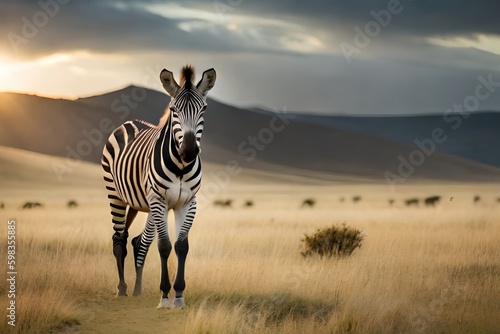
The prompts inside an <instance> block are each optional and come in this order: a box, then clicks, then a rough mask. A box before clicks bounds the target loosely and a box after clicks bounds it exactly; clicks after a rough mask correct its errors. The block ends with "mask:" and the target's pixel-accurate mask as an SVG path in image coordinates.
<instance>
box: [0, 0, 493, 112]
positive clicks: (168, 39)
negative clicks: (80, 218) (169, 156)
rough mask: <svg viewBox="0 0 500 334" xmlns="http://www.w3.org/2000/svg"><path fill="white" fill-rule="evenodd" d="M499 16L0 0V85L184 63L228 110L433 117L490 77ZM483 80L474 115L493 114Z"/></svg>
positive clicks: (346, 4)
mask: <svg viewBox="0 0 500 334" xmlns="http://www.w3.org/2000/svg"><path fill="white" fill-rule="evenodd" d="M498 13H500V2H499V1H497V0H476V1H472V0H468V1H465V0H418V1H417V0H413V1H412V0H401V1H399V0H312V1H298V0H276V1H265V0H215V1H212V0H208V1H190V0H184V1H156V0H121V1H119V0H40V1H34V0H32V1H28V0H6V1H5V0H2V1H1V2H0V36H2V38H1V39H0V91H15V92H27V93H35V94H39V95H45V96H51V97H65V98H76V97H82V96H88V95H94V94H98V93H103V92H106V91H112V90H116V89H119V88H122V87H125V86H127V85H129V84H135V85H140V86H145V87H149V88H153V89H157V90H162V88H161V85H160V81H159V78H158V75H159V73H160V71H161V70H162V69H163V68H166V69H169V70H171V71H172V72H174V73H175V74H177V73H179V70H180V68H181V67H182V66H183V65H185V64H192V65H194V66H195V68H196V69H197V74H198V78H199V76H200V75H201V73H202V72H203V71H204V70H206V69H208V68H211V67H213V68H215V69H216V71H217V83H216V85H215V88H214V89H213V90H212V91H211V93H210V95H211V96H212V97H214V98H216V99H218V100H220V101H222V102H226V103H230V104H233V105H237V106H258V107H267V108H275V109H279V110H289V111H290V110H293V111H300V112H314V113H322V114H347V115H351V114H352V115H358V114H417V113H444V112H445V111H446V110H447V109H449V108H451V107H452V106H453V105H454V104H461V103H464V101H465V100H466V99H467V98H468V97H469V96H471V95H472V96H474V95H475V94H476V88H477V86H478V85H480V84H481V82H483V81H481V78H482V79H484V80H489V81H490V82H493V83H495V82H499V83H500V66H499V65H500V20H498ZM499 85H500V84H499ZM489 88H491V89H492V90H493V91H491V92H490V93H491V94H489V95H488V98H485V99H481V100H480V103H478V105H476V106H474V107H475V109H477V110H500V87H498V86H497V85H496V84H490V85H489ZM497 90H498V91H499V92H497Z"/></svg>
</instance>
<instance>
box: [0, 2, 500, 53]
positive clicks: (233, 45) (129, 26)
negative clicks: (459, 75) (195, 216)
mask: <svg viewBox="0 0 500 334" xmlns="http://www.w3.org/2000/svg"><path fill="white" fill-rule="evenodd" d="M57 1H60V2H63V0H41V1H28V0H20V1H13V0H10V1H2V3H1V4H0V22H1V24H0V35H1V36H3V37H4V38H2V39H1V41H0V50H1V51H3V52H10V53H12V54H15V55H17V56H20V57H31V58H33V57H37V56H40V55H45V54H50V53H53V52H56V51H67V50H75V49H86V50H90V51H98V52H107V53H108V52H113V51H117V52H123V51H151V50H152V51H154V50H178V49H188V50H217V51H222V52H224V51H229V52H231V51H238V52H240V51H257V52H279V51H284V52H286V51H287V50H285V49H282V50H280V45H279V39H280V36H282V35H284V34H286V33H287V31H286V30H283V29H284V28H283V27H279V26H278V25H276V26H268V27H263V26H260V27H259V26H258V25H257V24H256V25H255V29H257V31H258V32H259V34H260V36H261V37H262V38H263V39H265V41H264V42H263V41H262V40H259V39H258V38H256V37H255V34H245V33H241V32H240V33H239V34H237V33H235V32H232V31H230V30H228V29H227V28H226V27H225V26H224V25H221V24H217V22H216V23H214V22H210V21H207V20H204V19H200V18H186V17H184V18H179V19H174V18H166V17H164V16H161V15H157V14H155V13H152V12H151V11H147V10H146V9H145V7H144V6H145V5H147V4H165V3H172V4H177V5H179V6H183V7H185V8H190V9H198V10H202V11H204V12H206V13H209V14H212V15H214V14H215V15H220V16H221V17H229V18H230V19H231V16H232V15H235V16H238V15H246V16H250V17H252V16H253V17H255V18H262V17H266V18H269V19H277V20H281V21H284V22H290V23H294V24H297V25H299V26H300V25H302V27H303V30H304V31H309V30H311V31H313V29H322V30H323V31H324V32H325V31H326V32H327V33H326V34H327V35H328V34H330V35H331V36H333V35H340V37H338V38H337V41H338V39H339V38H341V39H345V38H351V37H350V36H351V35H352V29H353V27H354V26H363V25H364V24H365V23H366V22H368V21H370V20H373V17H372V16H371V14H370V11H380V10H383V9H386V8H387V6H388V3H389V2H390V1H397V0H357V1H353V0H337V1H327V0H312V1H303V0H301V1H298V0H277V1H263V0H257V1H256V0H252V1H250V0H239V1H236V0H231V1H229V0H215V1H208V2H207V1H182V2H166V1H154V0H149V1H138V0H129V1H117V0H103V1H97V0H86V1H76V0H73V1H68V0H64V2H68V4H65V5H60V8H59V9H58V12H57V14H55V15H54V17H50V18H49V19H48V20H47V22H46V24H44V25H43V26H41V27H39V28H37V30H38V31H37V32H36V34H34V35H35V36H34V37H33V36H29V38H26V36H25V35H24V34H23V26H25V25H26V24H25V22H23V17H24V18H26V19H27V20H28V21H30V22H31V23H36V22H34V17H33V15H36V13H38V12H40V11H43V9H42V8H41V6H40V4H39V2H41V3H46V4H50V3H57ZM400 2H401V5H400V6H402V7H403V11H402V12H401V14H399V15H398V17H397V22H396V23H395V24H393V25H391V26H390V27H389V28H388V29H387V31H384V35H383V36H382V37H380V39H381V40H385V39H389V37H390V36H391V35H394V34H396V35H398V36H400V37H399V41H398V42H399V43H400V42H403V43H411V40H410V39H411V37H413V36H418V37H430V36H446V35H448V36H449V35H457V36H458V35H459V36H472V35H474V34H478V33H484V34H500V20H498V19H497V17H496V16H497V15H498V13H499V12H500V2H499V1H493V0H480V1H474V2H472V1H465V0H461V1H451V0H447V1H445V0H443V1H416V0H413V1H409V0H401V1H400ZM38 18H40V17H38ZM196 21H199V22H200V23H202V24H206V25H207V26H206V29H197V30H195V31H185V29H184V30H183V29H181V28H180V25H181V24H182V23H186V22H188V23H193V22H194V23H196ZM218 23H221V22H218ZM259 29H260V30H259ZM17 36H19V37H21V39H18V38H17ZM406 38H407V39H408V40H407V41H406V42H405V39H406ZM323 39H324V40H325V41H326V42H327V44H329V43H330V38H329V36H325V35H323ZM273 46H274V47H273ZM16 50H17V51H18V52H14V51H16Z"/></svg>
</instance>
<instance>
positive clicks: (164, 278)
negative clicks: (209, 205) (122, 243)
mask: <svg viewBox="0 0 500 334" xmlns="http://www.w3.org/2000/svg"><path fill="white" fill-rule="evenodd" d="M156 231H157V232H158V252H159V253H160V261H161V281H160V290H161V292H162V296H161V299H160V303H159V304H158V308H159V309H160V308H172V307H174V303H173V302H172V300H171V299H169V298H168V293H169V292H170V288H171V287H172V286H171V285H170V278H169V276H168V257H169V256H170V253H171V252H172V244H171V243H170V238H169V236H168V228H167V222H166V220H165V223H160V224H159V225H157V226H156Z"/></svg>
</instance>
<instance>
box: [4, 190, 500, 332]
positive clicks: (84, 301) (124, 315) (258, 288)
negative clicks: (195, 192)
mask: <svg viewBox="0 0 500 334" xmlns="http://www.w3.org/2000/svg"><path fill="white" fill-rule="evenodd" d="M450 191H451V190H450ZM354 192H357V193H363V194H364V196H363V198H364V199H363V202H362V203H358V204H352V203H346V204H342V203H338V200H337V198H338V197H339V194H335V193H332V194H330V193H328V192H326V191H325V194H323V195H322V196H320V195H318V196H316V195H317V194H315V196H316V198H318V205H317V206H316V207H315V208H314V209H307V210H304V209H300V203H301V199H303V196H304V195H303V193H301V192H297V194H296V196H295V195H290V192H289V195H287V196H288V197H283V199H281V200H280V199H279V198H278V199H276V201H275V202H266V200H268V199H270V198H273V195H272V194H271V195H270V194H259V193H255V194H254V195H253V196H252V198H253V199H254V200H255V202H256V203H258V209H257V208H256V209H253V210H247V209H243V208H241V209H240V208H239V206H236V208H235V209H217V208H212V207H210V206H207V207H205V208H204V209H203V210H200V212H199V214H198V216H197V219H196V222H195V225H194V227H193V229H192V232H191V235H190V245H191V248H190V254H189V256H188V262H187V277H186V280H187V288H186V293H185V298H186V302H187V303H188V307H187V308H186V309H184V310H160V311H157V310H156V308H155V307H156V304H157V302H158V300H159V297H160V293H159V289H158V285H159V259H158V255H157V250H156V244H155V243H154V244H153V246H152V248H151V250H150V252H149V255H148V259H147V262H146V267H145V273H144V294H143V295H142V296H141V297H138V298H135V297H127V298H119V299H115V298H114V291H115V286H116V283H117V275H116V268H115V262H114V258H113V255H112V251H111V235H112V228H111V223H110V222H109V217H108V212H107V208H106V203H105V202H104V203H100V202H96V201H90V200H89V201H87V202H85V200H79V203H82V204H81V206H80V207H79V208H77V209H74V210H69V209H66V208H64V207H63V206H61V207H57V208H54V206H53V205H52V206H51V205H50V203H49V205H47V208H45V209H39V210H33V211H18V210H17V209H13V210H8V211H4V212H5V213H6V214H7V215H8V216H10V217H15V218H16V219H17V221H18V230H17V237H18V252H17V255H18V272H19V274H18V282H17V284H18V310H17V316H18V319H17V322H18V326H17V327H16V329H17V331H18V332H19V333H47V332H50V331H52V332H54V333H57V332H68V331H80V332H82V333H107V332H123V333H125V332H126V333H143V332H148V331H149V332H152V333H160V332H166V331H167V329H168V330H171V331H174V330H176V331H177V332H179V333H313V332H314V333H345V332H352V333H400V332H405V333H413V332H447V333H477V332H499V331H500V320H498V314H499V313H500V304H499V302H498V301H499V300H500V286H499V284H498V278H499V276H500V257H499V256H498V254H500V224H498V219H497V217H498V215H499V213H500V205H498V208H497V207H496V204H495V205H494V204H491V205H489V206H488V205H486V204H485V205H484V206H482V207H477V206H474V205H473V204H472V201H470V203H469V200H468V199H467V201H465V200H464V201H463V203H461V202H460V198H458V200H456V201H458V202H457V204H456V205H455V204H454V203H452V204H453V205H452V204H450V203H445V204H443V205H441V206H439V207H438V208H436V209H432V208H406V207H403V206H400V207H397V208H391V207H390V206H389V205H388V204H387V198H388V197H387V196H385V195H380V198H378V197H377V196H376V195H373V196H372V197H370V195H369V194H368V195H366V196H365V194H366V192H362V191H360V189H359V188H356V189H353V193H354ZM292 193H293V192H292ZM244 195H245V196H247V195H248V194H246V193H245V194H244ZM242 196H243V195H242ZM294 196H295V197H294ZM404 196H405V195H404ZM404 196H403V195H402V196H401V198H404ZM242 198H243V197H242ZM464 198H465V197H464ZM467 198H468V197H467ZM291 199H293V200H291ZM370 199H372V201H370ZM373 199H377V200H376V201H373ZM235 200H236V201H238V200H239V198H238V196H236V197H235ZM54 201H56V199H54ZM60 202H61V203H65V199H61V200H60ZM333 202H335V203H336V204H335V205H336V207H335V208H331V206H330V205H329V204H326V203H333ZM54 203H55V202H54ZM265 203H268V204H267V205H266V204H265ZM269 203H270V204H269ZM373 203H375V204H373ZM382 203H383V204H382ZM143 221H144V216H143V215H142V216H139V217H138V218H137V221H136V223H135V224H134V226H133V231H132V233H131V235H136V234H137V233H139V232H140V230H141V228H142V226H143ZM343 222H346V223H347V224H348V225H349V226H352V227H356V228H359V229H360V230H362V231H363V234H364V235H365V240H364V241H363V247H362V248H361V249H359V250H357V251H356V252H354V253H353V255H352V256H351V257H349V258H345V259H327V258H324V259H319V258H309V259H304V258H303V257H302V256H301V254H300V251H301V246H302V245H301V239H302V238H303V236H304V233H310V232H313V231H315V230H317V229H318V228H323V227H327V226H331V225H332V224H341V223H343ZM170 225H173V224H170ZM0 231H1V235H0V238H1V240H5V234H6V226H5V224H3V226H2V227H1V230H0ZM1 245H2V248H1V249H2V254H5V246H4V245H5V243H4V242H2V243H1ZM131 254H132V252H131V249H129V257H128V258H127V261H126V277H127V282H128V284H129V292H131V290H132V287H133V279H134V274H133V264H132V256H131ZM174 258H175V257H174V256H172V258H171V260H172V261H171V263H170V264H171V265H175V261H174ZM3 268H4V267H3ZM3 271H4V272H5V270H3ZM171 273H172V270H171ZM4 292H5V289H4V286H3V285H2V295H4ZM5 300H6V298H2V305H1V307H2V309H5V308H4V305H6V304H5ZM0 332H1V333H9V332H12V330H11V328H9V327H8V326H7V325H6V323H5V321H3V322H2V323H1V324H0Z"/></svg>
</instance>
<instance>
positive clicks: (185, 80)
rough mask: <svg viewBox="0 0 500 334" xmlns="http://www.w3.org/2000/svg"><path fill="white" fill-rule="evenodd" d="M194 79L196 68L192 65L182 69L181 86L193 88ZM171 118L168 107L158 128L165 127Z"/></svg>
mask: <svg viewBox="0 0 500 334" xmlns="http://www.w3.org/2000/svg"><path fill="white" fill-rule="evenodd" d="M193 79H194V67H193V66H191V65H186V66H184V67H183V68H182V69H181V79H180V86H181V87H183V86H184V87H185V88H188V89H189V88H191V86H192V84H193ZM169 116H170V109H169V108H168V107H167V109H165V112H164V113H163V116H162V117H161V118H160V122H159V123H158V126H159V127H161V126H163V125H165V123H166V122H167V120H168V117H169Z"/></svg>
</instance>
